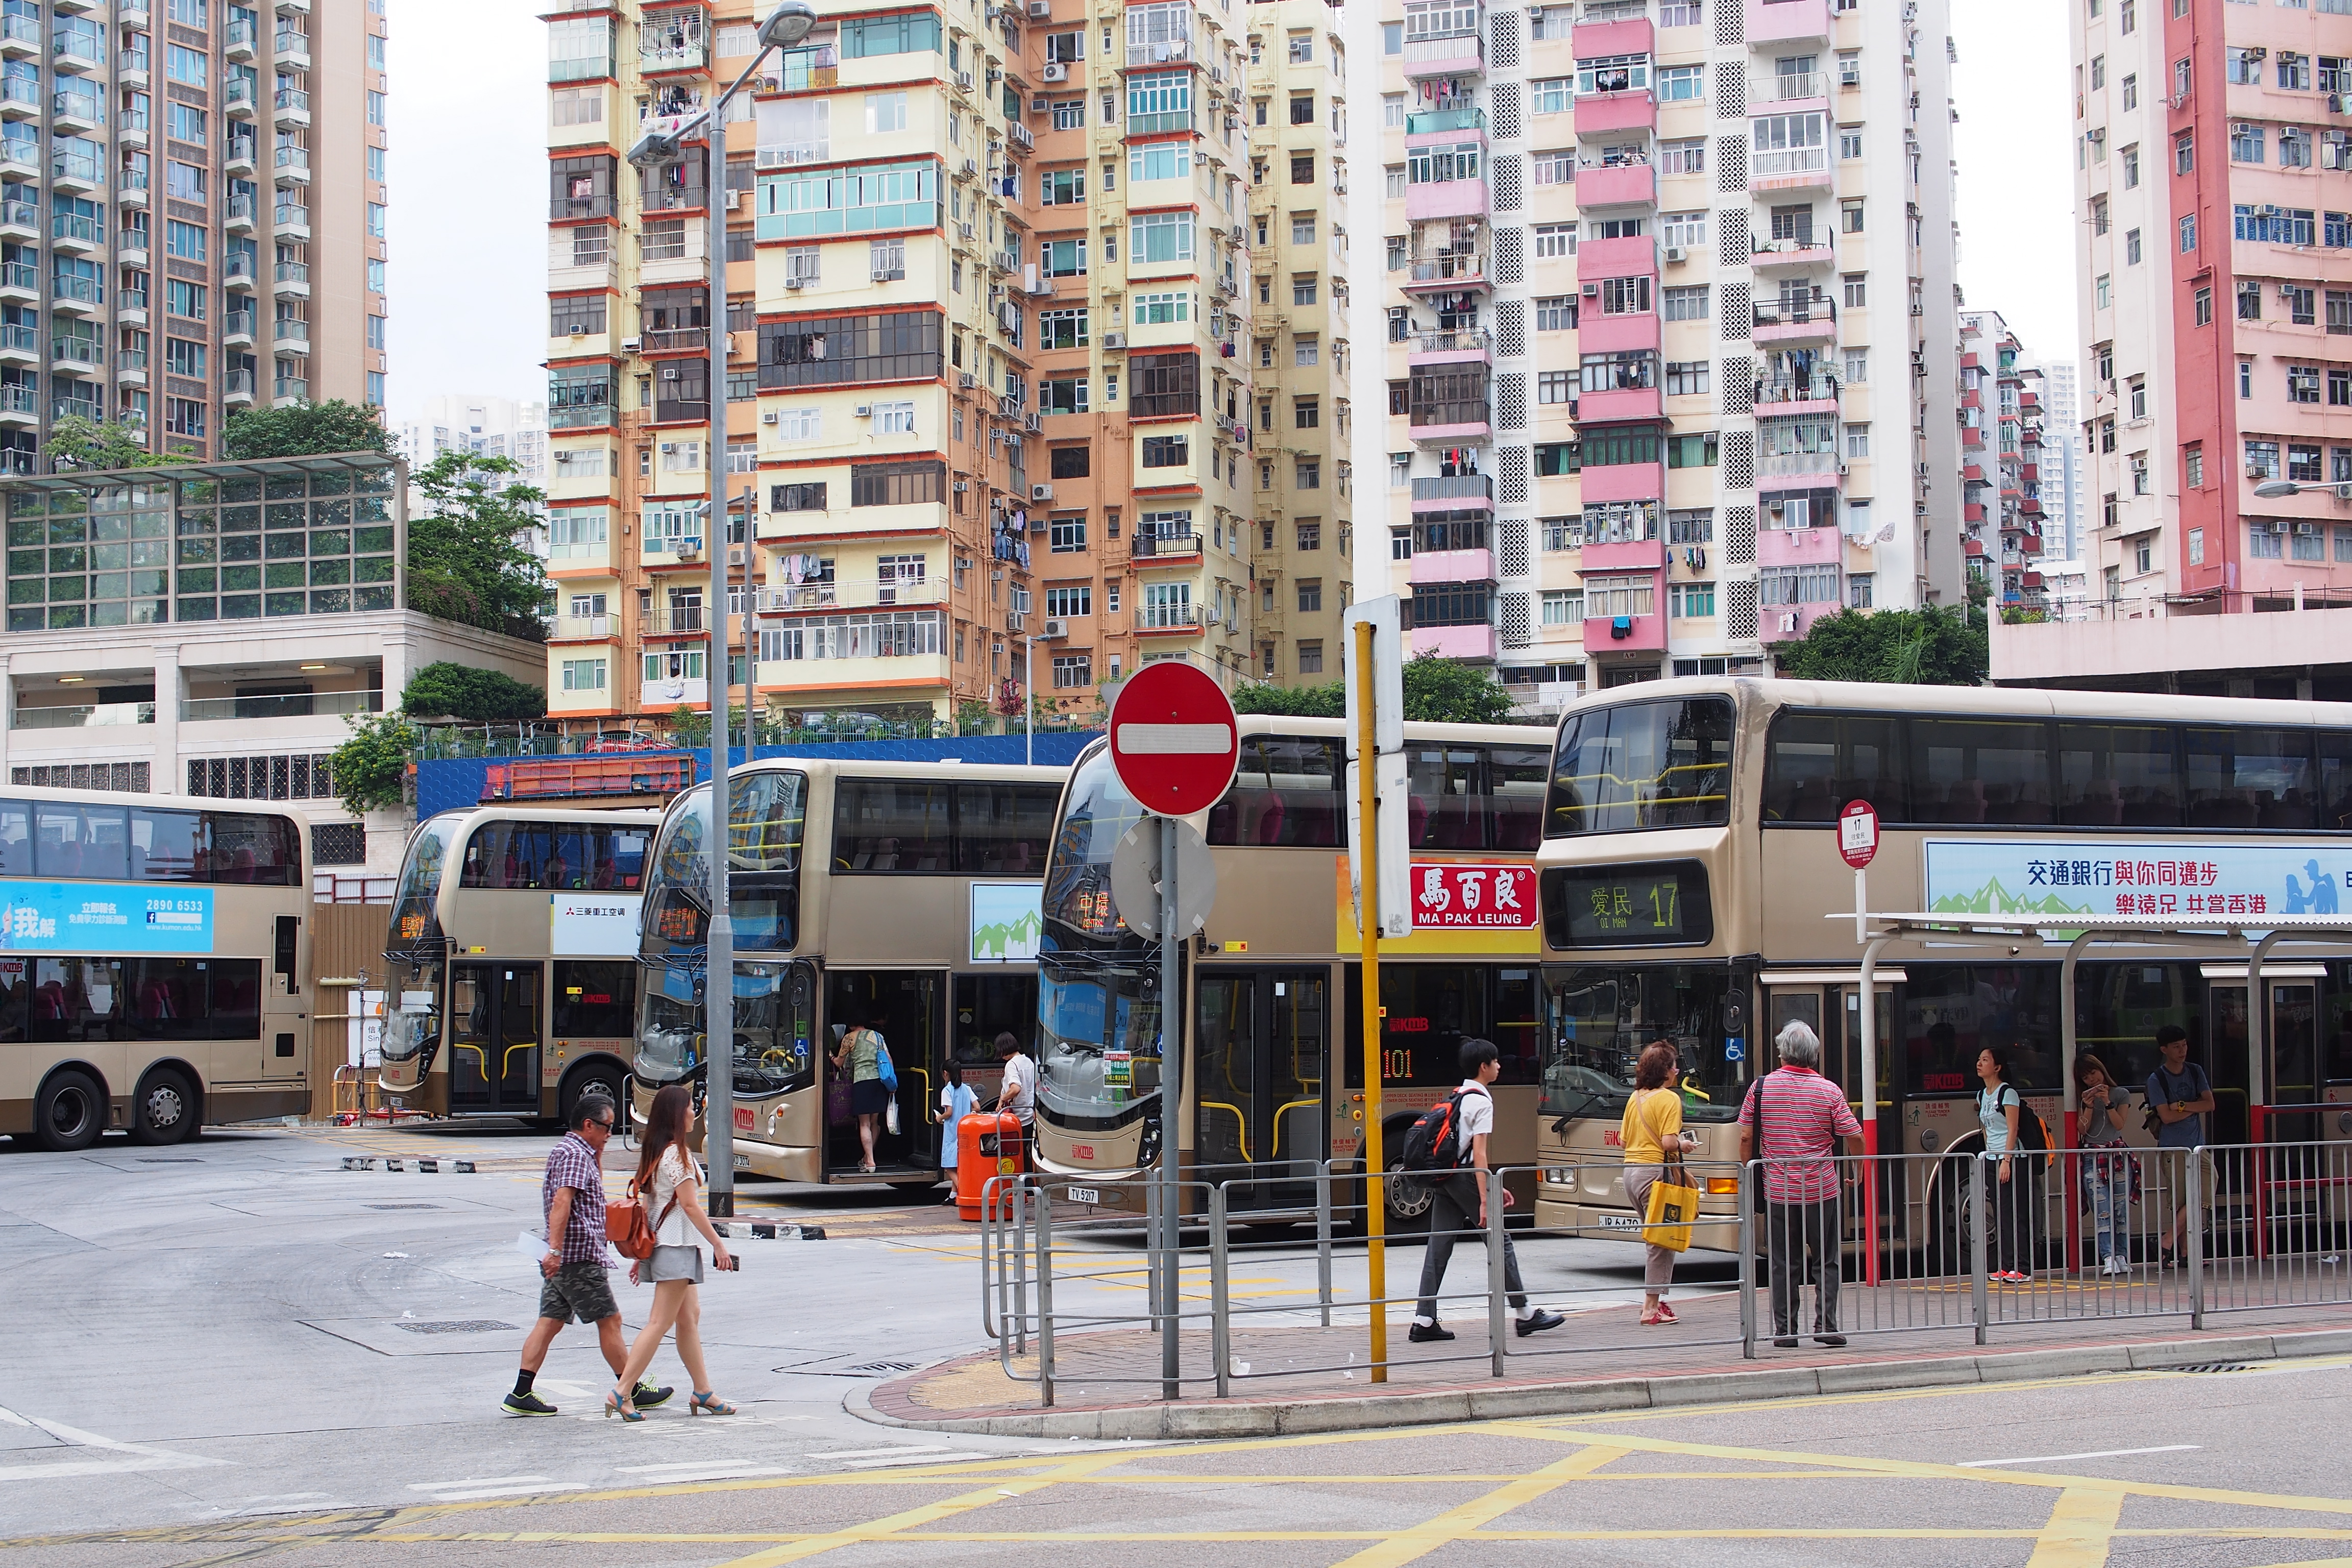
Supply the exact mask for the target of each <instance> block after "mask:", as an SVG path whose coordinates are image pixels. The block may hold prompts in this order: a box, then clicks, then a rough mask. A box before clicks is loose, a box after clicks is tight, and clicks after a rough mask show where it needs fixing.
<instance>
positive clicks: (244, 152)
mask: <svg viewBox="0 0 2352 1568" xmlns="http://www.w3.org/2000/svg"><path fill="white" fill-rule="evenodd" d="M254 146H255V142H254V139H253V138H252V137H250V136H236V137H232V138H230V140H229V143H228V147H227V150H226V152H224V153H222V154H221V173H223V174H226V175H228V176H229V177H230V178H232V179H238V180H249V179H251V178H253V172H254Z"/></svg>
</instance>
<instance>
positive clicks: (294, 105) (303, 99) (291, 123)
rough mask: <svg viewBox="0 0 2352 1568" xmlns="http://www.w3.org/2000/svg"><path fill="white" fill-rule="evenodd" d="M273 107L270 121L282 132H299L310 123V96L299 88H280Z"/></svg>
mask: <svg viewBox="0 0 2352 1568" xmlns="http://www.w3.org/2000/svg"><path fill="white" fill-rule="evenodd" d="M273 106H274V112H273V113H272V114H271V116H270V121H271V123H272V124H274V125H276V126H277V127H278V130H280V131H298V130H299V129H301V128H302V127H303V126H305V125H308V124H310V94H309V93H307V92H304V91H303V90H302V89H299V88H294V87H281V88H279V89H278V96H277V98H276V99H275V100H273Z"/></svg>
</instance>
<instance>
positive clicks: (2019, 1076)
mask: <svg viewBox="0 0 2352 1568" xmlns="http://www.w3.org/2000/svg"><path fill="white" fill-rule="evenodd" d="M1904 967H1905V970H1906V973H1907V974H1908V981H1907V983H1906V984H1905V986H1904V987H1903V993H1902V994H1903V1053H1904V1059H1905V1065H1906V1068H1907V1069H1908V1070H1907V1073H1906V1081H1905V1082H1904V1084H1903V1092H1905V1093H1907V1094H1934V1095H1956V1096H1958V1095H1973V1094H1974V1093H1976V1092H1977V1090H1978V1089H1980V1088H1982V1087H1983V1085H1982V1081H1981V1080H1980V1079H1979V1078H1978V1077H1977V1053H1978V1052H1979V1051H1981V1050H1982V1049H1983V1048H1984V1047H1987V1046H2000V1047H2005V1048H2006V1049H2007V1050H2008V1052H2009V1073H2008V1079H2009V1081H2010V1082H2011V1083H2012V1084H2014V1085H2016V1086H2017V1087H2018V1088H2019V1089H2025V1090H2029V1091H2032V1092H2047V1091H2049V1090H2052V1089H2057V1088H2058V1087H2059V1085H2060V1084H2061V1083H2063V1081H2064V1078H2063V1071H2062V1068H2061V1064H2060V1062H2059V1060H2058V1053H2059V1031H2060V1024H2059V1018H2058V967H2057V965H2055V964H2048V963H2042V964H1968V963H1937V964H1918V963H1911V964H1906V965H1905V966H1904Z"/></svg>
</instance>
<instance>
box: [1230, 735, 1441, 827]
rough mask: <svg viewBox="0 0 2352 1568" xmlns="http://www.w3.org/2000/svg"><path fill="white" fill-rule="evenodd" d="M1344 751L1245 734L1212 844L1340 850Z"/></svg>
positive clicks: (1334, 745)
mask: <svg viewBox="0 0 2352 1568" xmlns="http://www.w3.org/2000/svg"><path fill="white" fill-rule="evenodd" d="M1340 754H1341V753H1340V748H1339V742H1337V741H1326V740H1320V739H1314V738H1309V737H1306V736H1297V735H1253V736H1246V737H1244V739H1243V741H1242V754H1241V764H1240V767H1239V768H1238V769H1237V770H1236V772H1235V773H1234V787H1233V788H1232V789H1230V790H1228V791H1227V792H1226V793H1225V798H1224V799H1223V800H1222V801H1220V802H1218V803H1217V805H1215V806H1214V807H1213V808H1212V809H1211V811H1210V812H1209V842H1210V843H1212V844H1220V845H1225V844H1239V845H1249V844H1255V845H1290V846H1298V847H1308V848H1336V847H1338V846H1339V844H1340V843H1341V841H1342V838H1343V836H1344V832H1345V830H1344V828H1343V827H1342V826H1341V813H1340V807H1339V785H1340V782H1341V776H1342V770H1341V763H1340V760H1339V759H1340ZM1420 787H1421V786H1420V784H1418V783H1416V784H1415V785H1414V788H1415V789H1419V788H1420ZM1415 809H1416V812H1418V810H1419V808H1418V806H1416V808H1415Z"/></svg>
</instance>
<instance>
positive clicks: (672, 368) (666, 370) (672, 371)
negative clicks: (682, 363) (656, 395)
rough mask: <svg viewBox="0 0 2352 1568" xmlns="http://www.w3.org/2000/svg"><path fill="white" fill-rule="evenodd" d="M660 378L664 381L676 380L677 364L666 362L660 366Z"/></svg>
mask: <svg viewBox="0 0 2352 1568" xmlns="http://www.w3.org/2000/svg"><path fill="white" fill-rule="evenodd" d="M661 378H662V379H663V380H664V381H676V380H677V366H676V365H674V364H666V365H664V366H662V373H661Z"/></svg>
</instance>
